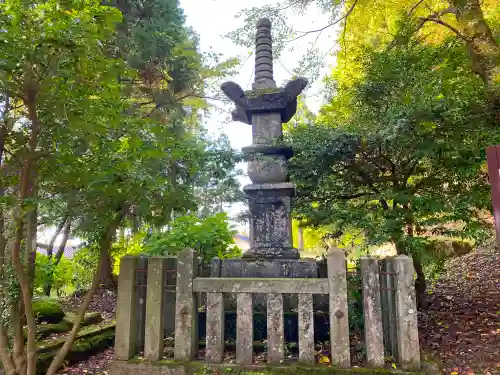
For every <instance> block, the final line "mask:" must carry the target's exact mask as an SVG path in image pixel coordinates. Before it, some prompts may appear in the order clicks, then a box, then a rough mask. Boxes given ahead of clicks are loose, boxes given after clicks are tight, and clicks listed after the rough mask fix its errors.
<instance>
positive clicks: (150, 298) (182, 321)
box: [115, 249, 420, 368]
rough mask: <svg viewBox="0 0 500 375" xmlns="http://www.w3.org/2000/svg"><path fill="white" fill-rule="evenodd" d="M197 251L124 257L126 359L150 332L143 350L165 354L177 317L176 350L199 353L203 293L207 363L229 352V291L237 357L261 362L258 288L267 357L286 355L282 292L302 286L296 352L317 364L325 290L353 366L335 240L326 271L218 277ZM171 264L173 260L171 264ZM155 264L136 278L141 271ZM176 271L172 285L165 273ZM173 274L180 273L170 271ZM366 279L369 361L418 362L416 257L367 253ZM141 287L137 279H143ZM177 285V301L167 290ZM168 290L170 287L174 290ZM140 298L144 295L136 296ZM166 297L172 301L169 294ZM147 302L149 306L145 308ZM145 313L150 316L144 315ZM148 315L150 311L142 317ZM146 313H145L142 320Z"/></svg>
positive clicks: (338, 343) (335, 343)
mask: <svg viewBox="0 0 500 375" xmlns="http://www.w3.org/2000/svg"><path fill="white" fill-rule="evenodd" d="M197 263H198V262H197V257H196V255H195V252H194V251H193V250H189V249H187V250H184V251H182V252H181V253H180V254H179V255H178V257H177V258H174V259H173V258H171V257H170V258H165V257H151V258H148V259H144V258H138V257H124V258H122V261H121V268H120V275H119V288H118V304H117V309H118V310H117V332H116V343H115V347H116V350H115V359H117V360H128V359H130V358H132V357H133V356H134V355H135V354H136V353H137V352H138V351H139V350H140V349H138V348H139V347H138V345H139V344H138V343H139V342H140V340H139V337H138V335H143V348H144V358H145V359H146V360H148V361H157V360H159V359H161V358H162V356H163V351H164V337H165V336H164V334H165V322H173V323H174V324H175V331H174V350H173V352H174V359H175V360H179V361H191V360H193V359H194V357H195V354H196V353H197V351H198V348H199V345H198V338H199V337H198V327H197V325H198V319H197V318H198V310H199V304H198V301H197V299H198V297H200V296H203V297H204V298H206V302H205V306H206V340H205V344H206V348H205V362H206V363H207V364H220V363H222V362H223V361H224V349H225V348H224V346H225V341H224V336H225V328H226V327H225V325H224V317H225V311H224V296H225V295H228V294H229V295H235V298H236V362H237V363H238V364H240V365H248V364H252V362H253V349H254V348H253V343H254V328H255V327H254V319H253V318H254V314H253V304H254V297H255V296H259V295H265V299H264V301H265V305H266V315H265V317H266V320H267V342H266V346H267V362H268V363H269V364H281V363H283V362H284V359H285V333H284V332H285V319H284V316H285V314H284V312H285V309H284V295H288V294H291V295H297V297H296V298H297V299H298V304H297V312H296V314H297V323H296V324H297V329H298V331H297V332H298V340H297V343H298V360H299V362H301V363H304V364H309V365H312V364H314V363H315V342H314V337H315V327H314V310H313V305H314V303H313V295H326V297H327V299H328V306H329V311H328V314H326V315H325V317H326V318H327V320H328V323H329V327H330V329H329V337H330V347H329V349H330V355H331V361H332V364H334V365H336V366H339V367H349V366H350V365H351V358H350V342H349V319H348V318H349V315H348V314H349V311H348V300H347V297H348V294H347V293H348V291H347V268H346V258H345V254H344V252H343V251H341V250H339V249H333V250H331V251H330V252H329V254H328V255H327V257H326V266H327V267H326V272H325V273H326V274H325V276H326V277H325V278H317V279H314V278H310V279H301V278H214V277H210V278H209V277H197V275H198V274H200V271H199V269H200V268H199V267H198V264H197ZM172 265H175V267H174V268H172ZM142 270H147V275H144V276H145V277H142V276H141V278H140V280H139V279H138V277H139V276H137V275H138V273H137V271H141V272H142ZM172 271H175V272H174V274H175V277H174V284H172V283H169V282H167V281H166V280H167V279H166V278H167V276H169V275H172ZM172 276H174V275H172ZM360 276H361V277H360V286H361V290H362V301H363V311H364V313H363V314H364V315H363V318H364V327H365V333H364V339H365V349H366V364H367V365H368V366H371V367H381V366H383V365H384V360H385V358H384V357H385V356H386V355H389V356H393V357H395V358H396V359H397V361H398V363H399V364H400V365H401V366H402V367H407V368H410V367H411V368H419V366H420V362H419V361H420V358H419V345H418V329H417V318H416V303H415V290H414V282H413V264H412V260H411V258H409V257H406V256H398V257H394V258H388V259H386V260H384V261H382V262H381V264H380V265H379V260H378V259H376V258H370V257H365V258H362V259H361V274H360ZM144 280H146V283H145V284H141V285H144V287H143V288H142V290H143V292H142V294H140V295H138V294H137V293H136V292H135V291H136V290H137V283H138V282H139V283H144ZM172 288H175V295H172V296H171V297H175V298H174V299H175V302H174V301H173V299H172V298H171V297H169V296H170V295H171V294H170V293H172V292H174V290H173V289H172ZM167 289H168V292H167ZM139 296H140V298H142V300H141V301H142V302H141V303H142V304H138V298H139ZM167 302H168V303H167ZM141 309H143V310H144V311H142V310H141ZM141 317H143V318H141ZM140 319H142V320H140ZM138 320H140V321H138Z"/></svg>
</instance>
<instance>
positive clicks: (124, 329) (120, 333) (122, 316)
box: [115, 256, 137, 361]
mask: <svg viewBox="0 0 500 375" xmlns="http://www.w3.org/2000/svg"><path fill="white" fill-rule="evenodd" d="M136 269H137V257H132V256H125V257H123V258H122V259H121V261H120V274H119V275H118V297H117V302H116V335H115V359H117V360H122V361H126V360H129V359H130V358H132V357H133V356H134V354H135V338H136V314H135V313H136V308H135V277H136V275H135V273H136Z"/></svg>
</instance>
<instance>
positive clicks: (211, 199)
mask: <svg viewBox="0 0 500 375" xmlns="http://www.w3.org/2000/svg"><path fill="white" fill-rule="evenodd" d="M206 142H207V149H206V150H205V153H204V154H203V157H202V158H201V160H200V168H199V170H198V173H197V176H196V187H195V191H196V195H197V197H198V205H199V208H198V210H199V213H200V215H201V217H207V216H211V215H214V214H217V213H222V212H224V205H225V204H233V203H236V202H241V201H243V200H244V194H243V192H242V191H241V190H240V182H239V181H238V177H239V176H241V175H242V172H241V170H239V169H237V168H236V166H237V163H239V162H241V161H242V160H243V159H242V156H241V154H240V153H239V152H237V151H236V150H234V149H233V148H232V147H231V144H230V143H229V139H228V138H227V136H225V135H222V136H220V137H219V138H218V139H208V140H207V141H206Z"/></svg>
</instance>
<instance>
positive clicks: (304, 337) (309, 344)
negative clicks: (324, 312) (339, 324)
mask: <svg viewBox="0 0 500 375" xmlns="http://www.w3.org/2000/svg"><path fill="white" fill-rule="evenodd" d="M299 362H300V363H304V364H311V365H312V364H314V315H313V296H312V295H311V294H299Z"/></svg>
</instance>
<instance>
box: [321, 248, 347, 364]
mask: <svg viewBox="0 0 500 375" xmlns="http://www.w3.org/2000/svg"><path fill="white" fill-rule="evenodd" d="M327 267H328V283H329V286H330V293H329V304H330V311H329V314H330V344H331V355H332V363H334V364H336V365H338V366H339V367H349V366H350V365H351V356H350V353H349V318H348V312H347V278H346V258H345V253H344V252H343V251H342V250H340V249H337V248H331V249H330V251H329V252H328V255H327Z"/></svg>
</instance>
